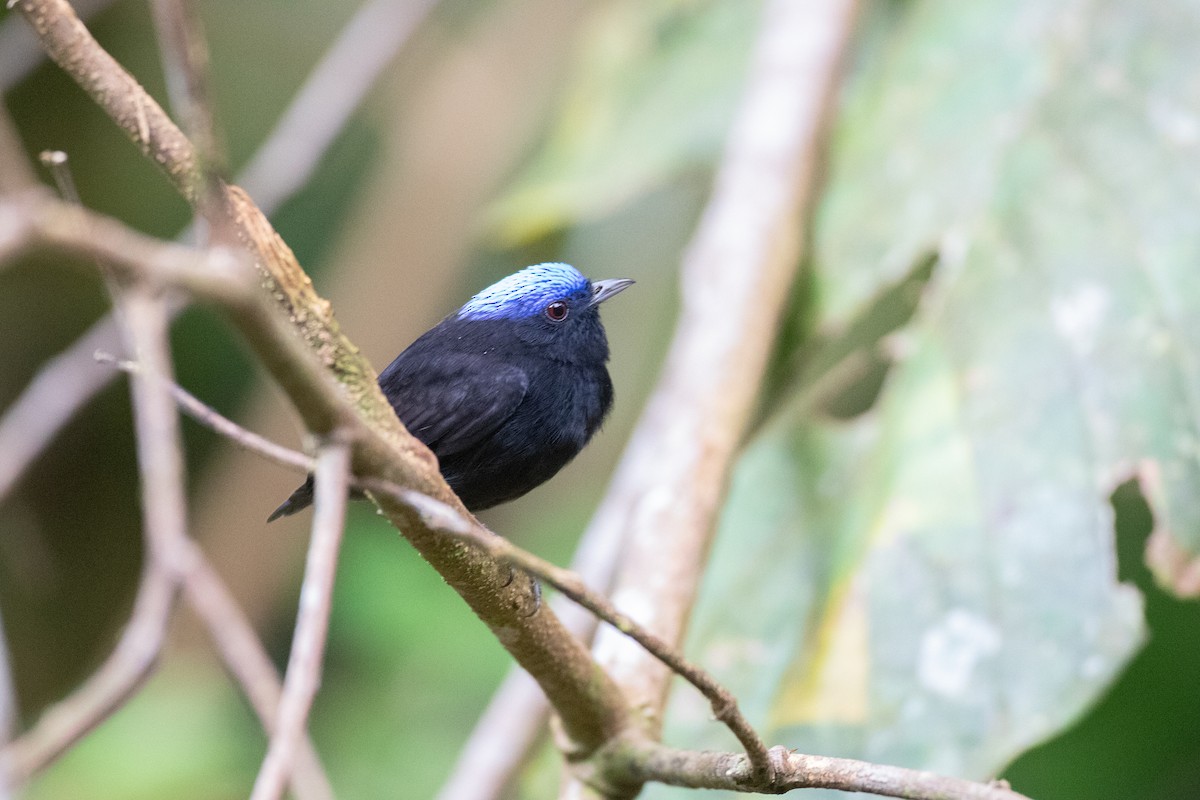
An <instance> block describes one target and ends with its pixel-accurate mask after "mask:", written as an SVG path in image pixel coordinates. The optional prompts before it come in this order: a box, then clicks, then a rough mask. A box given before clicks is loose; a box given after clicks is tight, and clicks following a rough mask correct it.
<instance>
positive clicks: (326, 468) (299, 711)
mask: <svg viewBox="0 0 1200 800" xmlns="http://www.w3.org/2000/svg"><path fill="white" fill-rule="evenodd" d="M349 477H350V448H349V446H348V445H347V444H346V443H345V442H342V441H328V442H326V443H325V444H324V445H322V447H321V452H320V455H318V457H317V469H316V473H315V489H314V499H313V526H312V542H311V543H310V545H309V549H308V563H307V564H306V565H305V568H304V583H303V585H302V586H301V589H300V611H299V613H298V614H297V619H296V632H295V635H294V637H293V639H292V653H291V656H290V657H289V658H288V669H287V675H286V676H285V678H284V684H283V698H282V699H281V700H280V703H279V715H278V723H277V724H276V726H275V731H274V733H273V734H272V735H271V744H270V746H269V747H268V749H267V755H266V758H265V759H263V764H262V769H261V770H260V771H259V773H258V779H257V780H256V781H255V782H254V792H253V794H251V800H277V798H279V797H281V796H282V794H283V787H284V785H285V783H286V782H287V778H288V776H289V775H290V774H291V771H292V760H293V758H294V754H295V751H296V747H297V745H298V744H299V742H300V741H301V740H302V738H303V736H304V731H305V728H306V725H307V722H308V711H309V709H310V708H311V707H312V701H313V698H314V697H315V696H316V693H317V686H318V685H320V682H321V660H322V657H323V656H324V653H325V635H326V632H327V631H328V628H329V613H330V609H331V607H332V605H333V579H334V575H335V574H336V572H337V557H338V549H339V548H340V546H341V541H342V532H343V530H344V528H345V524H346V500H347V489H348V481H349Z"/></svg>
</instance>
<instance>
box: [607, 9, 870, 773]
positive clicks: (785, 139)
mask: <svg viewBox="0 0 1200 800" xmlns="http://www.w3.org/2000/svg"><path fill="white" fill-rule="evenodd" d="M854 10H855V3H854V2H853V0H819V1H817V2H809V3H795V2H791V0H772V2H768V3H767V4H766V6H765V8H764V11H763V15H764V16H763V22H762V27H761V31H760V34H759V38H758V41H757V43H756V46H755V55H754V59H753V63H752V66H751V68H750V72H749V77H748V81H747V87H746V91H745V94H744V96H743V99H742V103H741V107H740V108H739V110H738V112H737V115H736V117H735V120H734V125H733V128H732V131H731V133H730V137H729V141H728V143H727V145H726V149H725V153H724V156H723V158H722V162H721V165H720V168H719V171H718V174H717V178H716V183H715V186H714V191H713V195H712V198H711V199H710V201H709V203H708V207H707V208H706V209H705V211H704V214H703V216H702V218H701V221H700V225H699V227H698V228H697V230H696V234H695V236H694V238H693V239H692V242H691V244H690V245H689V247H688V250H687V252H686V254H685V257H684V263H683V270H682V280H683V305H682V308H681V311H680V318H679V322H678V324H677V327H676V330H675V335H674V338H673V340H672V343H671V348H670V350H669V352H668V355H667V360H666V365H665V367H664V370H663V373H662V378H661V380H660V383H659V386H658V387H657V388H656V390H655V392H654V394H653V395H652V397H651V399H650V401H649V402H648V404H647V407H646V410H645V412H644V413H643V415H642V418H641V420H640V422H639V424H638V427H637V429H636V431H635V432H634V434H633V437H632V439H631V441H630V444H629V446H628V447H627V448H626V450H625V454H624V456H623V458H622V461H621V464H620V466H619V467H618V470H617V475H616V477H615V478H614V481H613V486H612V487H611V489H610V492H609V494H608V496H607V497H606V498H605V501H604V503H603V504H602V506H601V509H600V511H599V512H598V513H597V515H596V518H595V520H594V522H593V524H594V525H598V526H618V527H625V528H627V529H628V532H627V537H628V538H627V544H626V558H625V561H624V563H623V565H622V568H621V571H620V573H619V575H618V579H617V584H616V589H615V591H614V593H613V600H614V602H615V603H616V604H617V605H618V606H622V607H625V608H630V609H639V610H640V611H639V613H638V614H636V616H637V617H638V619H639V621H640V622H642V624H644V625H645V626H646V627H648V628H649V629H650V630H652V631H654V632H655V633H656V634H657V635H659V636H660V637H662V638H663V639H664V640H666V641H668V642H679V641H681V639H682V636H683V632H684V628H685V626H686V621H687V618H688V615H689V613H690V609H691V606H692V603H693V600H694V598H695V593H696V587H697V585H698V582H699V579H700V575H701V574H702V572H703V567H704V561H705V558H706V555H707V552H708V549H709V542H710V539H711V534H712V530H713V525H714V519H715V516H716V512H717V510H718V508H719V507H720V502H721V499H722V496H723V494H724V490H725V484H726V479H727V475H728V471H729V465H730V462H731V460H732V458H733V455H734V453H735V448H736V447H737V445H738V443H739V440H740V437H741V435H742V432H743V430H744V428H745V426H746V424H747V420H748V418H749V415H750V413H751V410H752V408H753V403H754V398H755V396H756V393H757V389H758V386H759V383H760V380H761V377H762V373H763V370H764V368H765V364H766V359H767V354H768V351H769V348H770V345H771V342H772V340H773V338H774V333H775V328H776V325H777V321H778V319H779V315H780V313H781V311H782V308H783V305H784V300H785V298H786V296H787V291H788V288H789V286H790V284H791V279H792V276H793V274H794V272H795V270H796V267H797V264H798V262H799V258H800V233H801V227H802V225H803V219H804V217H805V215H806V198H807V193H808V191H809V184H810V182H811V180H812V173H813V165H814V163H815V159H816V156H817V149H818V142H819V140H820V132H821V130H822V127H823V118H824V116H825V113H826V106H827V105H828V103H827V101H828V97H829V95H830V93H831V90H832V87H833V85H834V83H835V80H836V74H837V65H838V63H839V61H840V58H841V53H842V51H843V49H844V44H845V42H846V40H847V38H848V36H849V33H850V31H851V28H852V22H853V17H854ZM663 553H670V554H671V556H670V558H663ZM595 653H596V656H597V660H598V661H599V662H600V664H601V665H602V666H603V667H604V668H605V669H606V670H610V671H611V673H612V675H613V677H614V678H615V679H616V680H617V681H618V683H619V684H620V685H621V686H622V688H623V689H624V690H625V692H626V694H627V695H628V696H629V698H630V700H631V701H632V703H633V704H634V706H635V707H636V708H639V709H643V710H645V711H646V712H648V714H649V719H648V720H647V727H648V733H650V734H651V735H652V736H653V737H654V738H657V736H658V735H659V733H660V731H661V726H662V709H663V707H664V705H665V703H666V696H667V690H668V688H669V685H670V683H669V682H670V677H671V676H670V672H669V671H667V670H666V669H664V668H663V667H662V666H661V665H659V664H657V663H655V662H654V661H653V660H651V659H649V658H648V657H647V654H646V653H645V652H644V651H643V650H642V649H641V648H637V647H631V646H630V643H629V641H628V640H627V639H626V638H625V637H622V636H615V635H612V632H610V631H607V630H603V629H602V630H601V631H600V633H599V635H598V637H597V643H596V647H595ZM754 766H755V772H756V773H759V774H765V773H766V771H768V770H769V764H766V763H762V762H758V763H756V764H755V765H754Z"/></svg>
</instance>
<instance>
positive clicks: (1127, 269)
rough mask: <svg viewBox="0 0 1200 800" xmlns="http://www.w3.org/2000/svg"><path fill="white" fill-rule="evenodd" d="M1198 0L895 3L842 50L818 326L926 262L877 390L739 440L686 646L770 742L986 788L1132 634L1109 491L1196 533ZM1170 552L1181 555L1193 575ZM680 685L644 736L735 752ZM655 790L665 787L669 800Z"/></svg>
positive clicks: (1137, 625) (1199, 425) (785, 417)
mask: <svg viewBox="0 0 1200 800" xmlns="http://www.w3.org/2000/svg"><path fill="white" fill-rule="evenodd" d="M1197 36H1200V9H1198V8H1197V7H1196V5H1195V4H1190V3H1184V2H1165V3H1162V4H1154V5H1153V6H1150V5H1141V4H1132V3H1121V2H1117V0H1106V1H1104V2H1087V3H1084V2H1060V3H1052V4H1050V3H1040V2H1032V0H1028V1H1027V2H1019V3H1000V2H985V3H971V4H958V3H952V2H946V1H945V0H928V1H927V2H920V3H914V4H913V5H912V6H911V8H910V10H909V12H908V14H907V15H906V16H905V17H904V18H902V19H901V21H900V23H899V24H898V25H897V26H896V27H894V28H893V30H892V33H891V35H890V36H889V37H885V38H883V39H881V40H879V43H880V46H879V47H878V48H877V49H876V50H875V51H873V52H871V53H867V54H865V55H864V61H863V64H862V66H861V68H860V70H859V72H858V73H857V74H856V75H855V78H854V80H853V81H852V83H851V85H850V87H849V90H848V96H847V99H846V103H847V106H846V111H845V115H844V117H843V118H842V120H841V122H840V126H839V128H838V132H837V135H836V137H835V147H834V151H833V154H832V166H831V169H830V182H829V186H828V189H827V192H828V193H827V196H826V198H825V200H824V205H823V208H822V211H821V213H820V214H819V217H818V220H817V224H816V226H815V230H814V243H815V244H814V248H815V250H814V263H815V264H816V265H817V274H816V288H817V290H816V298H817V300H816V303H817V311H818V318H819V319H821V320H822V324H823V326H824V327H825V328H826V329H827V330H832V331H838V330H846V331H853V330H856V329H859V325H858V322H857V318H858V317H859V315H860V314H861V313H862V311H863V310H864V309H866V308H868V307H869V306H871V304H872V303H874V302H875V300H876V298H877V297H879V296H880V295H881V294H882V293H884V292H887V291H890V290H891V287H894V286H895V285H897V284H898V283H900V282H901V281H902V279H904V276H905V275H906V274H908V273H910V271H911V268H912V264H914V263H916V262H918V261H919V259H920V256H921V254H922V253H923V252H925V251H926V250H927V249H928V248H929V247H930V246H931V245H934V246H938V247H939V248H940V262H939V264H938V266H937V267H936V269H935V272H934V274H933V277H932V281H931V282H930V283H929V284H928V286H927V287H926V289H925V292H924V297H923V299H922V302H921V304H920V305H919V306H918V310H917V316H916V318H915V320H914V321H913V322H912V323H911V324H910V326H909V327H908V328H907V329H906V330H903V331H901V332H900V333H897V334H893V335H892V336H891V337H890V338H889V339H887V340H885V344H886V345H887V346H888V347H889V348H890V350H891V351H892V352H893V353H894V354H895V356H896V357H897V359H898V363H897V365H896V366H895V367H894V368H893V370H892V373H891V375H890V377H889V379H888V381H887V384H886V386H885V388H884V392H883V396H882V398H881V401H880V405H879V407H878V409H877V410H876V411H874V412H871V413H869V414H867V415H866V416H864V417H861V418H859V419H858V420H857V421H855V422H853V423H850V424H836V423H831V422H829V421H823V420H820V419H814V418H813V417H812V414H811V412H808V411H807V409H808V407H809V405H810V403H809V398H805V397H803V396H796V395H793V396H792V397H790V398H787V399H786V400H785V401H784V405H783V406H782V408H781V409H780V410H779V411H777V413H776V415H775V417H774V419H772V420H771V421H769V422H768V423H767V424H766V425H765V426H764V428H763V430H762V431H761V432H760V433H759V435H758V436H757V437H756V439H755V441H754V442H753V443H752V444H751V445H750V446H749V447H748V449H747V452H746V453H745V455H744V456H743V459H742V461H741V463H740V464H739V465H738V468H737V472H736V475H735V478H734V481H733V486H732V494H731V497H730V500H729V503H728V505H727V508H726V510H725V514H724V517H723V520H722V523H721V526H720V531H719V534H718V536H719V538H718V542H717V544H716V546H715V549H714V554H713V565H714V566H713V570H712V574H711V575H710V576H709V582H708V583H707V584H706V586H705V587H704V592H703V594H702V600H701V604H700V607H699V608H698V611H697V618H696V623H695V627H694V629H693V637H692V642H691V652H692V654H693V655H694V656H695V657H696V658H698V659H699V660H700V661H701V662H702V663H706V664H709V665H711V666H713V667H714V668H715V669H716V670H717V671H718V673H719V674H720V676H721V677H722V678H723V679H725V680H727V681H729V682H730V683H731V684H732V688H733V689H734V690H735V692H736V693H738V694H739V696H740V697H742V698H743V699H744V701H745V704H746V708H747V711H748V712H749V713H750V714H751V716H752V719H754V720H756V721H757V722H758V723H760V724H762V725H764V726H765V728H766V731H767V734H768V738H769V739H771V740H773V741H780V742H782V743H784V744H787V745H788V746H791V747H796V748H799V749H801V750H805V751H809V752H819V753H831V754H832V753H835V754H837V755H850V756H858V757H862V758H867V759H871V760H879V761H887V762H894V763H901V764H909V765H914V766H921V767H925V768H929V769H934V770H938V771H944V772H948V773H952V774H959V775H965V776H969V777H976V778H982V777H986V776H989V775H992V774H994V773H995V772H996V771H997V770H998V769H999V768H1000V767H1002V766H1003V765H1004V764H1005V763H1006V762H1007V761H1009V760H1011V759H1012V758H1013V757H1014V756H1015V755H1017V754H1019V753H1020V752H1022V751H1023V750H1024V749H1026V748H1028V747H1029V746H1030V745H1032V744H1033V743H1035V742H1038V741H1040V740H1042V739H1044V738H1046V737H1048V736H1050V735H1052V734H1054V733H1055V732H1057V731H1059V730H1061V729H1062V728H1063V727H1065V726H1066V725H1067V724H1068V723H1070V722H1071V721H1073V720H1074V719H1076V718H1077V717H1078V716H1079V715H1080V714H1081V713H1082V711H1083V710H1084V709H1086V708H1087V707H1088V705H1089V704H1091V703H1092V702H1094V701H1095V699H1096V698H1097V697H1098V696H1099V695H1100V693H1101V692H1102V691H1103V690H1104V688H1105V687H1106V686H1107V685H1108V683H1109V682H1110V681H1111V680H1112V679H1113V677H1114V676H1115V675H1116V673H1117V672H1118V671H1119V670H1120V669H1121V668H1122V667H1123V665H1124V664H1125V663H1126V662H1127V660H1128V659H1129V658H1130V656H1131V655H1132V654H1133V653H1134V652H1135V651H1136V649H1137V647H1138V646H1139V644H1140V642H1141V639H1142V635H1143V634H1142V626H1143V623H1142V619H1141V601H1140V596H1139V595H1138V593H1137V592H1136V590H1135V589H1133V588H1132V587H1127V586H1122V585H1120V584H1119V583H1117V578H1116V563H1115V553H1114V546H1113V514H1112V509H1111V506H1110V504H1109V502H1108V497H1109V495H1110V493H1111V492H1112V491H1113V489H1114V488H1115V487H1116V486H1117V485H1118V484H1120V483H1121V482H1122V481H1123V480H1125V479H1126V478H1128V477H1130V476H1131V475H1136V476H1138V477H1139V478H1140V481H1141V483H1142V486H1143V487H1144V489H1145V490H1146V493H1147V497H1148V499H1149V501H1150V503H1151V506H1152V508H1153V510H1154V513H1155V515H1156V518H1157V523H1158V531H1157V533H1156V534H1155V536H1156V538H1157V539H1158V540H1159V541H1167V542H1168V543H1169V545H1170V548H1169V549H1170V554H1169V556H1170V559H1172V560H1168V559H1166V558H1164V560H1163V561H1162V562H1156V563H1153V564H1152V566H1153V567H1154V568H1156V569H1157V570H1158V574H1159V578H1160V580H1165V581H1166V582H1168V583H1171V584H1172V585H1173V586H1174V588H1176V589H1177V590H1178V589H1194V586H1192V585H1188V584H1187V583H1186V581H1188V580H1193V578H1192V577H1191V574H1192V573H1194V572H1195V571H1196V568H1195V566H1194V564H1195V561H1194V560H1193V559H1195V557H1196V553H1197V552H1198V551H1200V492H1197V491H1196V487H1197V486H1198V485H1200V449H1198V448H1197V442H1200V417H1198V416H1197V408H1198V406H1197V397H1200V325H1197V324H1195V321H1194V320H1189V317H1188V314H1189V309H1194V308H1196V307H1198V306H1200V272H1198V271H1197V269H1196V264H1197V263H1200V228H1197V226H1196V225H1195V219H1194V214H1195V209H1196V207H1197V206H1198V205H1200V160H1198V159H1197V158H1196V155H1197V152H1196V151H1197V146H1198V145H1200V118H1198V117H1197V116H1196V114H1195V112H1194V111H1193V109H1195V108H1197V107H1200V79H1197V77H1196V75H1197V72H1196V70H1195V69H1194V64H1193V62H1194V60H1195V56H1194V52H1195V51H1194V46H1193V44H1192V43H1193V42H1194V41H1195V40H1196V37H1197ZM1189 570H1190V571H1191V572H1189ZM707 719H708V717H707V710H706V709H705V708H704V707H703V704H702V703H700V702H698V701H696V700H695V698H693V697H692V696H691V693H689V692H686V691H681V692H680V693H679V695H678V696H677V697H676V702H675V704H674V705H673V708H672V722H671V725H670V731H669V733H668V739H669V740H670V741H672V742H673V743H676V744H680V745H685V746H719V747H731V746H732V744H731V742H730V741H729V740H728V739H727V738H726V735H725V734H724V733H723V732H721V731H719V730H717V728H716V726H714V725H713V724H711V722H707ZM667 794H669V792H667V791H664V792H663V793H662V795H658V794H656V795H654V796H666V795H667Z"/></svg>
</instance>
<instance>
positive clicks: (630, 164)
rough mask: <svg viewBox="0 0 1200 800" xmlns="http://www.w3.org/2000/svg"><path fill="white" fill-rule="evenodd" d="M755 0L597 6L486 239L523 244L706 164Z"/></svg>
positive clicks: (629, 1)
mask: <svg viewBox="0 0 1200 800" xmlns="http://www.w3.org/2000/svg"><path fill="white" fill-rule="evenodd" d="M759 6H760V4H759V3H758V2H746V1H745V0H652V2H646V0H624V2H617V3H610V4H608V5H606V6H604V7H603V9H602V10H601V11H600V13H598V14H597V16H596V18H595V20H594V21H593V24H592V25H591V26H590V28H589V30H588V32H587V33H586V34H585V35H584V36H583V37H582V43H581V45H580V48H579V56H578V61H577V66H576V68H575V69H574V70H573V71H572V74H571V77H570V79H569V83H568V87H567V89H566V91H565V99H564V101H563V105H562V108H561V109H560V111H559V114H558V117H557V120H556V121H555V123H554V125H553V127H552V129H551V130H550V132H549V134H548V136H547V140H546V142H545V144H544V145H543V147H542V148H541V149H540V150H539V151H538V153H537V154H536V155H535V156H534V158H533V159H532V161H531V162H530V163H529V164H528V165H527V166H526V167H525V169H524V170H523V171H522V172H521V173H520V174H519V175H518V176H517V177H516V179H515V180H514V181H513V183H512V185H511V186H510V187H509V188H508V190H507V191H506V192H505V194H504V195H503V196H502V197H501V198H500V199H499V200H497V201H496V203H495V204H494V205H493V207H492V209H491V212H490V215H489V227H490V228H491V229H492V231H493V232H494V234H495V236H496V237H497V238H498V239H499V240H500V241H502V242H503V243H504V244H506V245H509V246H512V245H516V244H520V243H524V242H528V241H531V240H534V239H537V238H540V237H542V236H545V235H547V234H548V233H551V232H553V231H555V230H558V229H560V228H564V227H567V226H569V225H571V224H574V223H576V222H581V221H590V220H595V219H598V218H600V217H602V216H604V215H606V214H609V213H611V212H612V211H614V210H615V209H617V208H618V207H619V206H621V205H622V204H624V203H626V202H628V201H630V200H633V199H634V198H636V197H637V196H638V195H640V194H642V193H644V192H647V191H650V190H652V189H655V188H657V187H659V186H661V185H662V184H664V183H665V182H667V181H669V180H671V179H672V178H675V177H677V176H678V175H679V174H681V173H683V172H685V171H687V170H692V169H708V168H709V167H710V165H711V164H712V163H713V161H714V160H715V159H716V156H717V153H718V152H719V151H720V147H721V145H722V143H723V142H724V139H725V133H726V129H727V128H728V126H729V122H730V119H731V116H732V112H733V108H734V105H735V103H736V102H737V99H738V97H739V93H740V90H741V85H742V77H743V74H744V72H745V64H746V61H747V59H748V55H749V46H750V42H751V41H752V38H753V33H754V30H755V26H756V24H757V21H758V16H759V14H758V11H759Z"/></svg>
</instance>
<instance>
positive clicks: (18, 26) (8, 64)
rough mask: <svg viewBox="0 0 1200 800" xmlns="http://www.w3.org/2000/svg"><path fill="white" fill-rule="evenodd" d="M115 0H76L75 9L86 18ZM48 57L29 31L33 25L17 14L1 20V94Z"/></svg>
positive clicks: (23, 78) (27, 75) (5, 92)
mask: <svg viewBox="0 0 1200 800" xmlns="http://www.w3.org/2000/svg"><path fill="white" fill-rule="evenodd" d="M112 3H113V0H75V3H74V6H75V11H76V13H77V14H79V16H80V17H81V18H83V19H88V18H89V17H91V16H92V15H94V14H96V13H98V12H100V11H103V10H104V9H105V8H107V7H108V6H110V5H112ZM45 60H46V51H45V50H43V49H42V45H41V43H40V42H39V41H38V40H37V37H36V36H33V35H32V34H31V33H30V31H29V26H28V25H26V24H25V22H24V20H22V19H21V18H20V17H18V16H16V15H15V14H10V15H9V16H8V18H7V19H6V20H4V22H0V94H7V93H8V90H9V89H12V88H13V87H14V86H16V85H17V84H18V83H20V82H21V81H23V80H25V78H27V77H29V75H30V73H32V72H33V71H34V70H35V69H36V68H37V67H38V65H39V64H41V63H42V62H43V61H45Z"/></svg>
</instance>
